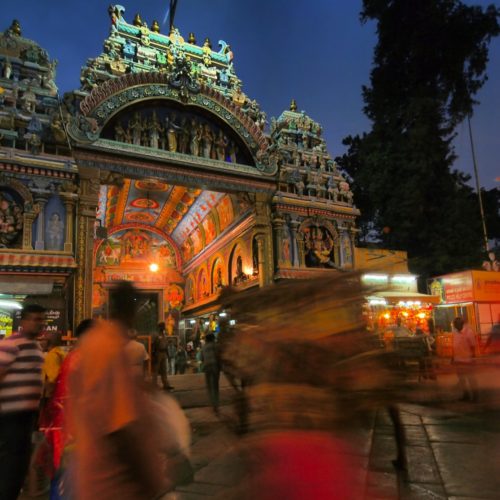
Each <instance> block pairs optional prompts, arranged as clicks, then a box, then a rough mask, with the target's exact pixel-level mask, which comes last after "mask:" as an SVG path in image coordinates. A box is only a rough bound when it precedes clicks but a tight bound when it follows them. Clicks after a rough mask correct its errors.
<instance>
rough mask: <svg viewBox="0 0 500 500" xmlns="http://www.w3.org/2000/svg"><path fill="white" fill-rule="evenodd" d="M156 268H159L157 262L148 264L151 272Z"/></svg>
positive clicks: (154, 271) (156, 269)
mask: <svg viewBox="0 0 500 500" xmlns="http://www.w3.org/2000/svg"><path fill="white" fill-rule="evenodd" d="M158 269H159V267H158V264H157V263H156V262H153V263H151V264H149V270H150V271H151V272H152V273H156V272H157V271H158Z"/></svg>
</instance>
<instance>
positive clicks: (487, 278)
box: [472, 271, 500, 302]
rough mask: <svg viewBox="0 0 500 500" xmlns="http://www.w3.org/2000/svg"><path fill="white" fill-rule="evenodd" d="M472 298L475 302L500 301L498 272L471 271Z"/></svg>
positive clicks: (499, 274)
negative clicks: (472, 282)
mask: <svg viewBox="0 0 500 500" xmlns="http://www.w3.org/2000/svg"><path fill="white" fill-rule="evenodd" d="M472 277H473V280H474V300H476V301H477V302H500V273H499V272H492V271H490V272H488V271H472Z"/></svg>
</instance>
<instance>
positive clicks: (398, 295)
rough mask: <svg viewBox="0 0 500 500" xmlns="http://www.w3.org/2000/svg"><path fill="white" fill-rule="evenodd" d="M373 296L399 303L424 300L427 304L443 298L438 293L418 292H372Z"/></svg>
mask: <svg viewBox="0 0 500 500" xmlns="http://www.w3.org/2000/svg"><path fill="white" fill-rule="evenodd" d="M372 296H373V297H377V298H380V299H385V300H386V301H387V302H391V303H397V302H409V301H412V302H422V303H427V304H440V303H441V298H440V297H438V296H437V295H427V294H425V293H418V292H395V291H387V292H375V293H373V294H372Z"/></svg>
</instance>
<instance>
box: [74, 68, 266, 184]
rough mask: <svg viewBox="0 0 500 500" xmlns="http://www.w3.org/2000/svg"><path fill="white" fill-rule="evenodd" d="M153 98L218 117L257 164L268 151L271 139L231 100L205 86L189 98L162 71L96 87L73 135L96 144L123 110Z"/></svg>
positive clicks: (189, 93) (75, 122) (129, 75)
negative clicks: (111, 121) (262, 154)
mask: <svg viewBox="0 0 500 500" xmlns="http://www.w3.org/2000/svg"><path fill="white" fill-rule="evenodd" d="M197 90H198V89H197ZM152 99H170V100H172V101H175V102H177V103H178V104H180V105H182V106H193V107H198V108H201V109H203V110H206V111H207V112H209V113H210V114H212V115H215V116H216V117H217V118H218V119H219V120H222V121H223V122H225V123H226V124H227V125H228V126H229V127H230V128H231V129H232V130H233V131H234V132H235V133H236V134H237V135H238V137H240V138H241V140H242V141H243V142H244V143H245V145H246V146H247V147H248V149H249V151H250V152H251V154H252V156H253V157H254V160H255V162H256V164H258V163H259V162H258V161H257V160H258V158H257V153H258V152H259V151H264V150H265V149H266V148H267V139H266V137H265V136H264V133H263V132H262V130H261V129H260V128H259V126H258V125H257V124H256V123H255V122H254V121H253V120H252V119H251V118H250V117H249V116H248V115H246V114H245V113H243V112H242V111H241V109H240V108H239V107H238V106H236V105H235V104H234V103H233V102H232V101H231V100H229V99H228V98H227V97H225V96H224V95H222V94H221V93H219V92H217V91H215V90H213V89H212V88H210V87H208V86H205V85H201V86H200V87H199V91H192V90H191V91H190V92H188V94H187V95H186V93H185V92H182V90H180V89H178V88H175V87H173V86H172V85H171V83H170V76H169V75H168V74H165V73H158V72H147V73H146V72H143V73H131V74H127V75H124V76H121V77H119V78H113V79H110V80H107V81H106V82H104V83H103V84H101V85H99V86H97V87H95V88H94V89H93V90H92V92H91V93H90V94H89V95H88V96H87V97H86V98H85V99H84V100H83V101H82V102H81V103H80V109H81V111H82V113H83V115H81V118H80V119H77V120H75V121H74V122H73V124H72V125H73V126H72V127H71V133H72V135H73V136H74V137H75V138H77V139H79V140H82V141H84V142H89V141H90V142H94V141H95V140H96V139H98V137H99V135H100V132H101V130H102V129H103V127H104V126H105V125H106V123H107V122H108V121H109V120H110V119H112V118H113V117H114V116H115V115H116V114H117V113H119V112H120V111H121V110H123V109H124V108H126V107H128V106H130V105H131V104H133V103H137V102H144V101H146V100H152ZM262 170H263V171H265V170H264V169H262ZM274 170H275V168H274V166H273V168H272V172H270V171H269V172H267V171H266V173H270V174H274Z"/></svg>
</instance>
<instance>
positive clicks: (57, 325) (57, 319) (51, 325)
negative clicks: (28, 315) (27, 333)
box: [13, 308, 65, 333]
mask: <svg viewBox="0 0 500 500" xmlns="http://www.w3.org/2000/svg"><path fill="white" fill-rule="evenodd" d="M45 318H46V327H45V328H44V329H43V330H44V331H45V332H47V333H62V332H64V331H65V321H64V310H63V309H57V308H49V309H47V311H46V313H45ZM20 322H21V311H16V312H15V313H14V323H13V331H14V332H16V331H18V330H19V325H20Z"/></svg>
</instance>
